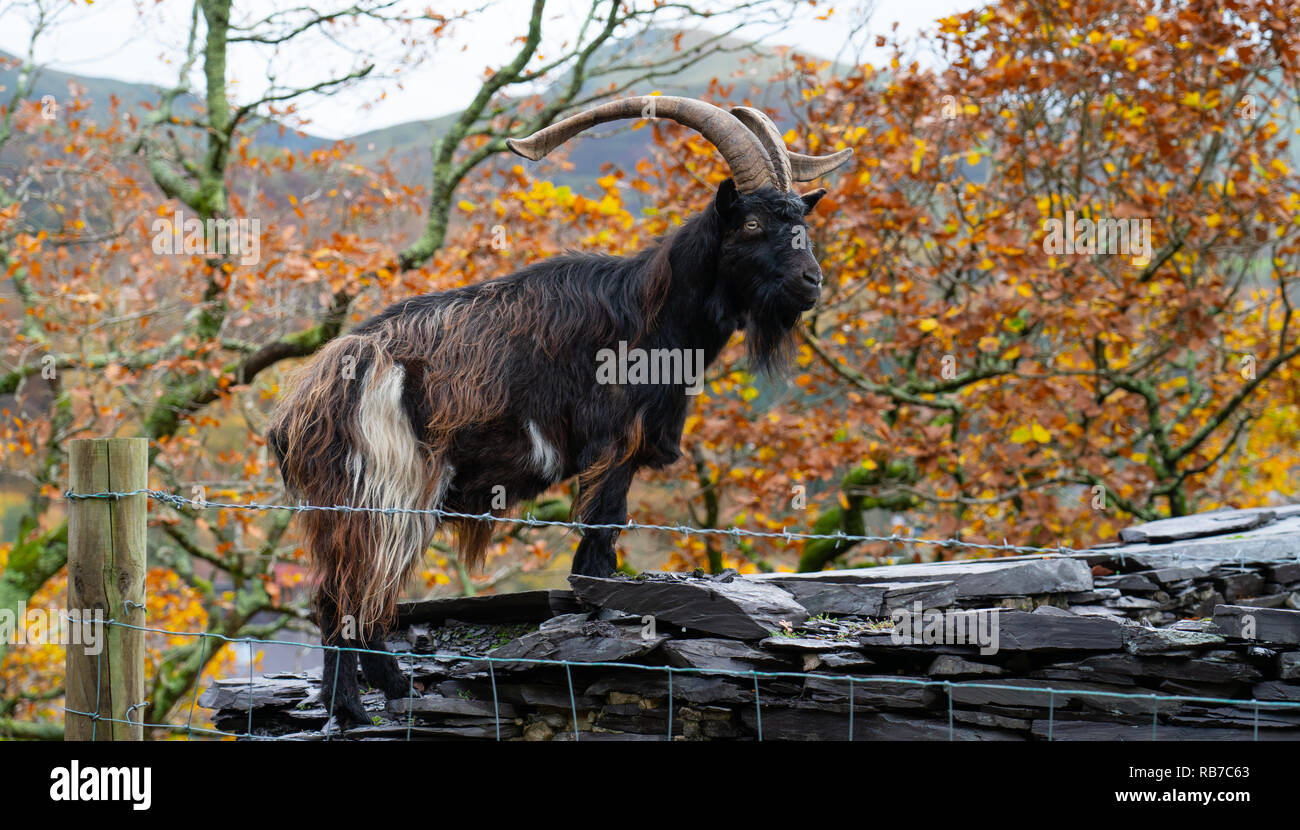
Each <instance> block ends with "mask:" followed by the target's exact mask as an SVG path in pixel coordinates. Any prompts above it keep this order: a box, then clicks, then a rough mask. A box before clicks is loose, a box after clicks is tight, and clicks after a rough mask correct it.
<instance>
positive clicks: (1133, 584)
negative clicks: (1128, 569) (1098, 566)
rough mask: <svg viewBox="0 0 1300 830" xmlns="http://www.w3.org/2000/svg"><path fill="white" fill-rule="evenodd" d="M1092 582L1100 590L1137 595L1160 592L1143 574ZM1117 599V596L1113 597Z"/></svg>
mask: <svg viewBox="0 0 1300 830" xmlns="http://www.w3.org/2000/svg"><path fill="white" fill-rule="evenodd" d="M1093 582H1094V583H1095V584H1096V585H1097V586H1098V587H1101V588H1114V589H1116V590H1118V591H1120V592H1124V591H1137V592H1139V593H1151V592H1154V591H1159V590H1160V585H1159V584H1157V583H1156V582H1155V580H1153V579H1151V578H1149V577H1147V576H1146V575H1145V574H1140V573H1132V574H1114V575H1113V576H1099V577H1096V578H1094V580H1093ZM1113 598H1114V599H1119V597H1118V596H1115V597H1113Z"/></svg>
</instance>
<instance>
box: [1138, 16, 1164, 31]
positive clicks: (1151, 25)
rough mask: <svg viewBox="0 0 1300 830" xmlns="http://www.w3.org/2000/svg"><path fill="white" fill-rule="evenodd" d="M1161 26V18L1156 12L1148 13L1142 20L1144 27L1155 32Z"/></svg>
mask: <svg viewBox="0 0 1300 830" xmlns="http://www.w3.org/2000/svg"><path fill="white" fill-rule="evenodd" d="M1159 27H1160V20H1159V19H1158V18H1157V17H1156V16H1155V15H1154V14H1149V15H1147V16H1146V19H1145V20H1143V21H1142V28H1144V29H1146V30H1147V31H1148V32H1154V31H1155V30H1156V29H1157V28H1159Z"/></svg>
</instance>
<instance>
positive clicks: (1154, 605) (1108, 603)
mask: <svg viewBox="0 0 1300 830" xmlns="http://www.w3.org/2000/svg"><path fill="white" fill-rule="evenodd" d="M1102 605H1104V606H1105V607H1107V608H1113V609H1116V610H1120V611H1150V610H1158V609H1159V608H1160V602H1159V601H1158V600H1154V599H1146V598H1144V597H1135V596H1129V595H1127V594H1126V595H1125V596H1122V597H1120V598H1119V599H1108V600H1105V601H1103V602H1102Z"/></svg>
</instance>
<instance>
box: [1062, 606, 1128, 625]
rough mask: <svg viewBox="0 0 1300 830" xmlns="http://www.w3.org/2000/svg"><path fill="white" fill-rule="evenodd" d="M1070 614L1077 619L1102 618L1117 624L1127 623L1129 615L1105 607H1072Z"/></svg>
mask: <svg viewBox="0 0 1300 830" xmlns="http://www.w3.org/2000/svg"><path fill="white" fill-rule="evenodd" d="M1070 612H1071V613H1072V614H1074V615H1075V616H1077V617H1101V618H1103V619H1107V620H1114V621H1116V622H1127V621H1128V615H1127V614H1125V613H1124V612H1122V611H1116V610H1115V609H1114V608H1107V607H1106V606H1104V605H1072V606H1070Z"/></svg>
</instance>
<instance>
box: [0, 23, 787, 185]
mask: <svg viewBox="0 0 1300 830" xmlns="http://www.w3.org/2000/svg"><path fill="white" fill-rule="evenodd" d="M708 36H709V35H707V34H706V33H701V32H695V31H673V30H653V31H651V32H649V33H646V34H644V35H642V36H640V37H638V38H637V39H636V40H622V41H618V42H615V43H612V44H609V45H607V46H606V47H604V48H603V49H602V50H600V51H598V52H597V54H596V55H594V56H593V60H592V65H600V64H602V63H604V62H605V61H606V60H608V59H611V58H612V59H618V60H620V61H622V62H625V63H627V64H629V66H628V68H626V69H623V70H621V71H619V72H616V73H611V74H609V75H605V76H602V77H601V78H600V82H601V85H602V87H603V86H608V85H609V84H611V83H613V84H623V83H626V82H628V81H630V80H633V79H635V78H637V77H639V76H640V75H641V74H643V71H642V70H640V69H638V66H637V65H638V64H648V63H654V62H657V61H661V60H663V59H665V58H668V57H670V56H671V55H672V54H674V49H675V46H678V45H679V46H680V48H681V49H682V50H689V49H690V48H691V47H693V46H694V45H696V44H698V43H700V42H701V41H702V40H703V39H704V38H705V37H708ZM721 45H722V46H723V48H725V49H727V50H729V51H732V52H733V54H718V55H711V56H709V57H708V58H705V59H702V60H700V61H698V62H697V63H694V64H692V65H690V66H689V67H687V68H685V69H684V70H683V71H682V72H680V73H678V74H676V75H674V76H673V77H671V78H666V79H657V80H652V81H643V82H640V83H636V84H634V85H633V87H632V89H631V90H630V91H629V93H628V94H644V93H650V92H655V91H658V92H662V93H663V94H666V95H686V96H697V97H698V96H702V95H704V94H705V93H706V92H707V90H708V88H709V84H710V82H711V81H712V79H714V78H717V79H718V80H719V82H720V83H721V84H723V85H724V86H731V87H732V89H731V97H732V98H733V99H734V100H737V101H739V100H741V99H743V98H749V99H750V100H751V101H752V102H753V103H754V104H756V105H759V106H772V107H774V108H777V110H778V112H780V113H782V114H781V115H778V116H777V123H778V125H783V122H784V120H785V115H786V113H785V108H784V107H783V105H782V102H781V99H780V92H781V89H780V87H779V86H776V85H772V84H769V83H768V81H769V79H770V78H772V77H773V76H774V75H776V74H778V73H779V72H780V71H781V70H782V68H783V67H784V64H785V59H784V58H783V57H782V56H781V55H780V54H779V52H780V50H773V49H764V50H763V51H762V52H761V53H759V54H758V55H754V54H751V50H755V49H756V47H754V46H753V45H752V44H748V43H746V42H745V41H742V40H738V39H735V38H726V39H723V40H722V41H721ZM629 55H635V58H631V57H627V56H629ZM0 57H3V58H8V57H10V56H9V55H6V54H5V53H3V52H0ZM17 76H18V70H17V69H12V68H3V69H0V86H3V87H4V88H5V89H13V88H14V85H15V84H16V82H17V80H18V77H17ZM70 82H71V83H76V84H77V85H79V86H81V87H83V88H84V89H85V93H84V95H83V96H82V97H84V98H86V99H87V100H88V101H89V104H90V106H89V109H88V111H87V117H88V118H89V119H90V120H94V121H99V122H101V123H103V122H105V121H107V120H108V118H109V117H110V113H111V109H110V102H111V100H112V99H113V98H114V97H116V98H117V99H118V100H119V102H120V109H121V111H134V112H138V113H142V112H145V111H147V109H148V107H150V106H152V105H153V104H155V103H156V102H157V100H158V96H159V92H160V89H159V87H157V86H156V85H152V84H142V83H132V82H129V81H119V80H114V79H110V78H92V77H82V76H78V75H72V74H69V73H66V72H59V71H56V70H49V69H47V70H43V71H42V72H41V74H40V75H39V76H38V78H37V83H36V86H35V88H34V90H33V93H32V96H31V97H32V98H33V99H35V100H40V99H41V98H42V97H43V96H45V95H53V96H54V98H55V100H65V99H66V98H67V97H68V84H69V83H70ZM568 83H569V77H568V76H567V75H566V76H561V77H557V78H556V79H555V80H554V81H553V82H552V84H551V86H550V87H549V89H557V88H561V87H564V86H567V85H568ZM595 89H596V85H595V84H593V83H591V82H590V81H589V82H588V83H587V84H585V85H584V87H583V90H582V93H581V94H591V93H592V92H593V91H594V90H595ZM541 94H542V96H543V97H544V98H545V97H547V92H546V91H543V92H542V93H541ZM194 103H195V101H194V99H193V98H191V97H189V96H185V97H182V98H180V99H178V100H177V102H176V104H175V111H176V112H177V113H184V112H186V111H187V110H188V109H189V108H190V107H191V106H193V105H194ZM456 116H457V113H448V114H446V115H442V116H439V117H437V118H432V119H426V120H420V121H409V122H406V123H402V124H397V125H394V126H391V127H383V128H381V129H377V130H371V131H368V132H364V133H360V134H358V135H354V136H351V137H349V138H347V139H345V140H346V141H348V142H349V143H352V144H355V146H356V151H357V156H358V158H359V160H360V161H362V162H363V163H373V162H375V161H377V160H379V159H380V158H382V157H384V156H385V155H389V154H391V159H392V162H393V164H394V165H395V168H396V169H397V171H398V175H399V177H400V179H401V180H402V181H403V182H405V183H407V184H426V183H427V182H428V178H429V172H430V164H431V162H430V154H429V148H430V146H431V145H432V143H433V141H434V139H435V137H436V136H438V135H440V134H441V133H442V132H444V131H445V130H446V129H447V128H448V127H449V126H450V125H451V124H452V123H453V122H454V120H455V119H456ZM626 126H627V125H623V126H622V127H619V126H615V125H610V126H609V127H607V128H605V129H602V130H601V131H600V134H601V138H600V140H599V141H590V140H580V139H579V140H575V141H574V142H573V143H572V145H571V150H570V153H569V161H570V162H571V163H572V164H573V169H572V170H569V171H564V170H560V169H558V168H551V169H549V170H548V171H547V172H548V175H549V176H550V177H551V178H553V179H554V180H555V181H556V182H557V183H560V184H570V185H573V186H585V185H586V184H588V183H590V182H591V181H593V180H594V178H595V177H596V176H598V175H599V174H600V170H601V168H602V166H603V165H605V164H607V163H613V164H616V165H620V166H624V167H630V166H631V165H632V164H634V163H635V162H636V161H637V160H638V159H640V158H643V157H644V156H645V155H646V148H647V146H648V144H649V142H650V135H651V133H650V131H648V130H638V131H633V130H629V129H626ZM253 143H254V145H255V146H258V147H263V148H274V149H282V148H287V149H290V150H294V151H307V150H313V149H318V148H321V147H326V146H329V145H331V144H332V143H333V142H332V141H331V140H329V139H325V138H321V137H318V136H314V135H311V134H310V133H302V132H298V131H296V130H292V129H281V128H280V127H279V126H277V125H274V124H268V125H264V126H262V127H260V128H259V129H258V130H257V132H256V133H255V135H254V142H253Z"/></svg>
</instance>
